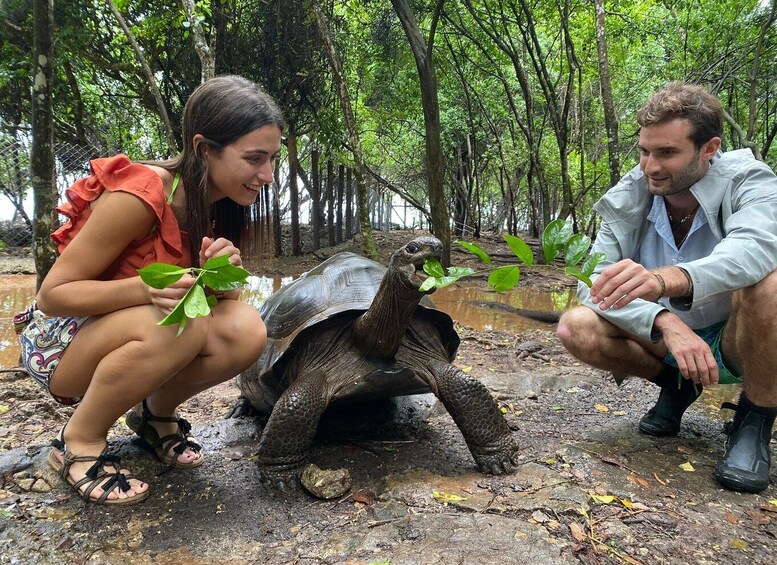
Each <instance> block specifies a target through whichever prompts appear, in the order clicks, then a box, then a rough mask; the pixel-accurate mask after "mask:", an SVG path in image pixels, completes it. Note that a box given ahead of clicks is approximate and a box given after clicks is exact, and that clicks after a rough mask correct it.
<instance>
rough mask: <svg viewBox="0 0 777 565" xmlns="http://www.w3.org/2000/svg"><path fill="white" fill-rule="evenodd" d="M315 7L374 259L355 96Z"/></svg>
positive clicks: (368, 248)
mask: <svg viewBox="0 0 777 565" xmlns="http://www.w3.org/2000/svg"><path fill="white" fill-rule="evenodd" d="M311 8H312V9H313V14H314V15H315V18H316V26H317V27H318V33H319V35H320V36H321V42H322V43H323V44H324V49H325V51H326V56H327V59H328V60H329V65H330V67H332V79H333V81H334V83H335V85H336V86H337V93H338V96H339V97H340V105H341V106H342V109H343V116H344V117H345V123H346V124H347V126H348V140H349V142H350V145H351V151H352V152H353V158H354V164H355V169H354V176H355V177H356V193H357V195H358V199H359V218H360V220H361V222H360V224H361V231H362V235H363V236H364V253H365V255H367V257H369V258H370V259H375V260H377V259H378V250H377V249H376V248H375V240H374V238H373V236H372V228H371V226H370V221H369V210H368V209H367V172H366V171H367V168H366V166H365V162H364V153H363V152H362V145H361V140H360V139H359V131H358V129H357V127H356V118H355V117H354V113H353V109H352V108H351V99H350V98H349V97H348V84H347V82H346V80H345V75H344V74H343V66H342V64H341V63H340V57H339V56H338V55H337V51H336V50H335V45H334V42H333V41H332V37H331V36H330V34H329V24H328V23H327V20H326V18H325V17H324V13H323V12H322V11H321V7H320V6H319V5H318V0H312V2H311Z"/></svg>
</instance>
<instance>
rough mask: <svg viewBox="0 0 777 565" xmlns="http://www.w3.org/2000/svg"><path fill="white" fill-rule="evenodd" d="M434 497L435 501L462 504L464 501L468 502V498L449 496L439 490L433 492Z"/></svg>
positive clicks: (455, 495) (456, 495)
mask: <svg viewBox="0 0 777 565" xmlns="http://www.w3.org/2000/svg"><path fill="white" fill-rule="evenodd" d="M432 496H433V497H434V499H435V500H439V501H440V502H460V501H462V500H467V497H466V496H459V495H458V494H449V493H447V492H440V491H437V490H433V491H432Z"/></svg>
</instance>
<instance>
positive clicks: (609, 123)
mask: <svg viewBox="0 0 777 565" xmlns="http://www.w3.org/2000/svg"><path fill="white" fill-rule="evenodd" d="M594 6H595V9H596V49H597V51H598V53H599V84H600V88H601V93H602V109H603V110H604V128H605V129H606V130H607V154H608V156H609V163H610V186H615V185H616V184H617V183H618V181H619V180H620V178H621V174H620V171H621V162H620V156H619V154H618V117H617V116H616V114H615V102H614V101H613V96H612V83H611V81H610V58H609V56H608V54H607V31H606V28H605V25H604V20H605V10H604V0H594Z"/></svg>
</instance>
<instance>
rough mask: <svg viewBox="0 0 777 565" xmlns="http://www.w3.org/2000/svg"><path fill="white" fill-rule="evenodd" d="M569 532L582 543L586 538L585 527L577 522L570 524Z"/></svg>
mask: <svg viewBox="0 0 777 565" xmlns="http://www.w3.org/2000/svg"><path fill="white" fill-rule="evenodd" d="M569 532H570V533H571V534H572V537H573V538H575V541H578V542H581V543H582V542H584V541H585V540H586V536H585V529H584V528H583V526H581V525H580V524H579V523H577V522H572V523H570V524H569Z"/></svg>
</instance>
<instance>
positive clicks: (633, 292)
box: [591, 259, 662, 310]
mask: <svg viewBox="0 0 777 565" xmlns="http://www.w3.org/2000/svg"><path fill="white" fill-rule="evenodd" d="M661 291H662V285H661V283H660V282H659V281H658V278H656V276H655V275H654V274H653V273H651V272H650V271H648V270H647V269H646V268H645V267H643V266H642V265H640V264H639V263H635V262H634V261H632V260H631V259H623V260H622V261H618V262H617V263H615V264H614V265H610V266H609V267H607V268H606V269H605V270H603V271H602V274H601V275H599V278H597V279H596V281H594V284H593V285H592V286H591V301H592V302H593V303H594V304H598V305H599V308H601V309H602V310H607V309H608V308H612V309H613V310H617V309H619V308H623V307H624V306H625V305H626V304H628V303H629V302H631V301H633V300H635V299H637V298H644V299H646V300H658V299H659V298H660V296H661Z"/></svg>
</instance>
